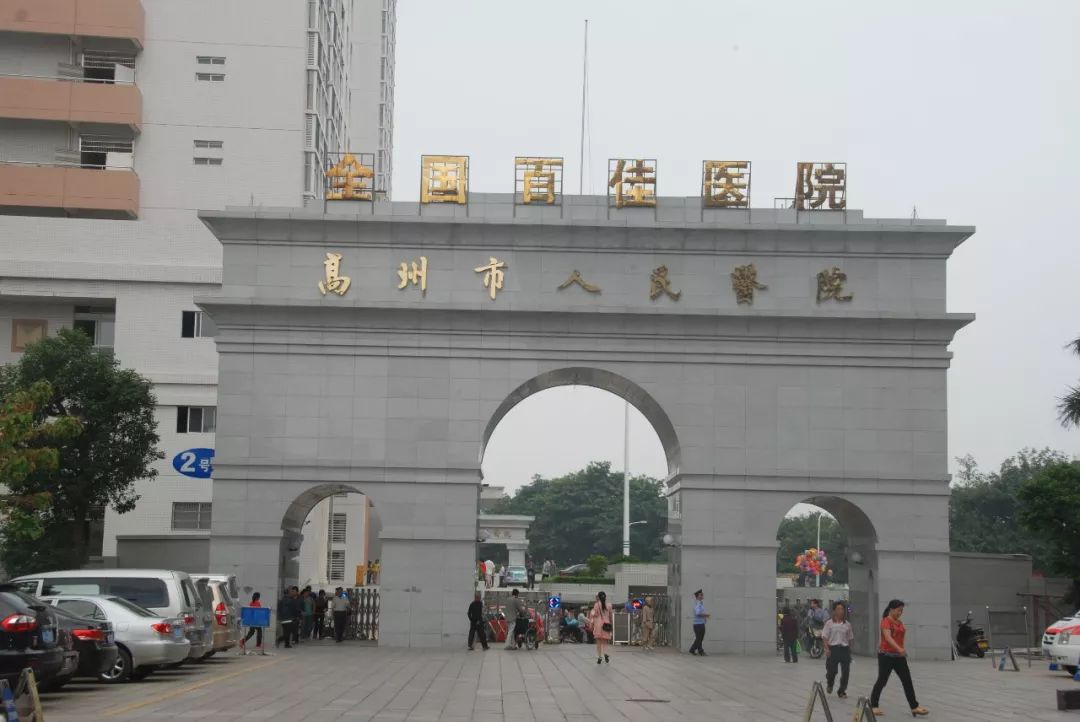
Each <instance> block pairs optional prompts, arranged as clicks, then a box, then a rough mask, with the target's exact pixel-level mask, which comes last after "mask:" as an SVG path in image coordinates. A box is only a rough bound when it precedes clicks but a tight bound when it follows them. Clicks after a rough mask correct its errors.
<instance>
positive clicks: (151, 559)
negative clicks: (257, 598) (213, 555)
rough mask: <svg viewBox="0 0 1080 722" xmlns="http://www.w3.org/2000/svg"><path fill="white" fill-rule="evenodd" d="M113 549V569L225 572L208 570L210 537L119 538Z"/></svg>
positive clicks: (222, 571) (191, 572) (192, 572)
mask: <svg viewBox="0 0 1080 722" xmlns="http://www.w3.org/2000/svg"><path fill="white" fill-rule="evenodd" d="M116 549H117V557H116V561H117V564H116V566H117V567H121V568H129V569H173V570H176V571H180V572H188V573H189V574H196V573H206V572H210V571H213V572H219V571H220V573H227V570H218V569H213V570H211V569H210V567H209V559H210V538H209V537H208V536H207V535H205V534H204V535H202V536H192V537H190V538H176V537H168V536H121V537H120V538H119V539H118V540H117V544H116ZM110 566H111V565H110Z"/></svg>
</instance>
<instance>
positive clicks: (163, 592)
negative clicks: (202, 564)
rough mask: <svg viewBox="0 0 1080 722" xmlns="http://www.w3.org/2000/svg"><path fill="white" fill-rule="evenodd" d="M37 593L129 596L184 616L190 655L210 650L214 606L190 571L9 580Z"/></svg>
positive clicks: (82, 572)
mask: <svg viewBox="0 0 1080 722" xmlns="http://www.w3.org/2000/svg"><path fill="white" fill-rule="evenodd" d="M8 583H9V584H13V585H15V587H16V588H17V589H19V591H22V592H26V593H27V594H33V595H34V596H35V597H54V596H63V595H65V594H95V595H104V596H112V597H120V598H122V599H126V600H128V601H129V602H132V603H133V604H138V605H139V606H140V607H145V608H146V609H149V610H150V611H152V612H154V613H156V614H159V615H161V616H162V617H177V618H180V619H183V620H184V636H186V637H187V638H188V639H189V640H190V641H191V651H190V652H189V654H188V659H201V658H202V656H203V655H204V654H205V653H206V652H208V651H209V650H210V644H211V642H210V639H209V633H210V629H209V625H208V622H207V619H210V620H212V619H213V618H212V616H211V613H212V611H213V610H209V609H203V603H202V601H201V599H200V598H199V593H198V592H197V591H196V590H195V585H194V584H193V583H192V581H191V577H190V576H188V574H187V572H174V571H171V570H167V569H70V570H66V571H59V572H42V573H39V574H25V575H23V576H21V577H16V578H15V579H12V580H10V581H9V582H8Z"/></svg>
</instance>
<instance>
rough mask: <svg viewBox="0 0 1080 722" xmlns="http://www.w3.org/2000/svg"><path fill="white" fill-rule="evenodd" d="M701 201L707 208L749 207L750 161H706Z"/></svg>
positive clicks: (703, 168) (703, 167)
mask: <svg viewBox="0 0 1080 722" xmlns="http://www.w3.org/2000/svg"><path fill="white" fill-rule="evenodd" d="M701 202H702V204H704V205H705V206H706V207H707V208H749V207H750V161H748V160H707V161H704V162H703V166H702V179H701Z"/></svg>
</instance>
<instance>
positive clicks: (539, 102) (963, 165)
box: [394, 0, 1080, 487]
mask: <svg viewBox="0 0 1080 722" xmlns="http://www.w3.org/2000/svg"><path fill="white" fill-rule="evenodd" d="M584 18H588V19H589V66H590V72H589V79H590V86H591V91H590V106H591V110H590V121H591V122H590V132H589V134H588V135H589V152H588V153H587V161H586V175H587V179H586V181H585V191H586V192H590V191H591V192H594V193H602V192H603V189H604V182H605V177H604V176H605V169H606V161H607V158H609V157H620V156H621V157H654V158H657V159H658V179H659V180H658V191H659V193H660V194H661V195H688V196H697V195H698V194H699V185H698V184H699V183H700V178H699V176H700V172H701V160H702V159H703V158H722V159H733V158H738V159H742V158H746V159H750V160H752V161H753V188H752V195H753V205H755V206H762V207H772V199H773V197H775V196H790V195H792V190H793V186H794V168H795V163H796V162H797V161H799V160H836V161H846V162H847V163H848V175H849V198H850V201H849V203H850V207H851V208H858V209H863V210H864V211H865V212H866V214H867V215H868V216H876V217H910V215H911V213H912V208H913V207H916V208H917V209H918V215H919V216H920V217H924V218H946V219H948V220H949V221H950V222H951V223H955V224H972V225H975V226H976V227H977V229H978V231H977V233H976V234H975V236H974V237H972V238H971V239H969V240H968V241H967V242H965V243H964V245H963V246H961V247H960V249H959V250H957V252H956V253H955V254H954V255H953V257H952V260H951V261H950V263H949V310H950V311H956V312H974V313H976V314H977V315H978V319H977V320H976V322H975V323H974V324H972V325H971V326H968V327H967V328H965V329H963V330H961V331H960V332H959V334H958V336H957V339H956V341H955V342H954V343H953V345H952V351H953V353H954V354H955V358H954V361H953V366H952V370H951V371H950V372H949V410H950V420H949V433H950V439H949V452H950V455H952V456H958V455H963V454H967V453H971V454H973V455H974V456H975V457H976V459H978V461H979V462H980V464H981V465H982V466H983V467H984V468H994V467H996V466H997V465H998V464H999V463H1000V462H1001V461H1002V460H1003V459H1004V458H1005V457H1007V456H1009V455H1010V454H1013V453H1014V452H1016V451H1017V450H1018V449H1020V448H1021V447H1024V446H1038V447H1042V446H1051V447H1054V448H1058V449H1061V450H1064V451H1066V452H1068V453H1069V454H1078V453H1080V431H1077V430H1070V431H1066V430H1064V429H1062V428H1061V427H1060V425H1059V424H1058V423H1057V421H1056V413H1055V409H1054V405H1055V402H1056V399H1057V397H1058V396H1059V395H1060V394H1061V393H1062V392H1063V391H1064V390H1065V388H1066V386H1067V385H1069V384H1076V383H1078V382H1080V359H1078V358H1076V357H1074V356H1070V355H1069V354H1068V352H1067V351H1066V350H1065V349H1064V345H1065V344H1066V342H1068V341H1069V340H1070V339H1072V338H1075V337H1077V336H1080V237H1078V233H1077V230H1076V225H1077V221H1078V218H1077V216H1076V213H1075V210H1074V209H1076V208H1077V207H1078V197H1080V180H1078V178H1080V175H1078V174H1080V170H1078V169H1080V141H1078V140H1077V133H1078V130H1080V92H1078V87H1080V86H1078V85H1077V81H1078V71H1077V68H1078V61H1080V51H1078V49H1077V47H1078V41H1080V2H1077V1H1076V0H1060V1H1059V2H1039V1H1036V0H1025V1H1024V2H1001V1H995V0H968V1H966V2H965V1H961V0H951V1H950V2H947V3H943V2H940V1H935V2H914V1H911V0H909V1H908V2H904V3H881V2H865V0H862V1H856V0H851V1H849V2H815V3H807V2H802V1H797V0H792V1H790V2H763V1H762V0H738V1H733V0H723V1H720V0H709V1H708V2H704V1H703V2H694V3H691V2H674V1H670V2H656V1H655V0H654V1H653V2H643V1H639V0H625V1H621V2H613V1H612V2H600V1H591V2H590V1H583V0H575V1H574V2H569V1H564V2H554V3H523V2H506V0H499V1H494V0H485V1H482V2H481V1H477V0H469V1H468V2H455V3H446V2H436V1H435V0H401V2H399V3H398V29H397V39H398V45H397V77H396V80H397V90H396V97H395V118H394V122H395V131H394V145H395V148H394V162H395V168H394V195H395V198H397V199H398V200H415V199H416V198H417V197H418V195H419V193H418V186H419V175H420V174H419V164H420V155H421V154H423V153H460V154H468V155H469V156H471V174H470V175H471V178H470V185H471V189H472V190H473V191H481V192H509V191H511V190H512V188H511V187H510V180H511V178H512V176H511V172H512V164H513V157H514V155H516V154H517V155H521V154H537V155H539V154H550V155H561V156H564V157H565V158H566V159H567V171H566V190H567V191H568V192H575V191H576V190H577V177H578V168H579V165H578V138H579V128H580V102H581V41H582V21H583V19H584ZM568 404H573V406H572V407H571V406H568ZM571 408H572V409H573V411H569V409H571ZM586 411H587V412H586ZM635 414H636V411H635ZM622 418H623V416H622V402H621V401H620V400H618V399H617V398H615V397H613V396H610V395H607V394H605V392H599V391H595V390H591V389H555V390H551V391H548V392H544V393H542V394H538V395H536V396H534V397H532V398H530V399H528V400H526V401H525V402H524V403H522V404H520V405H519V406H518V407H517V408H515V409H514V410H513V411H512V412H511V413H510V414H508V415H507V416H506V418H505V420H504V421H503V423H502V424H501V425H500V427H499V428H498V430H497V431H496V433H495V437H494V438H493V439H492V442H491V444H490V445H489V447H488V454H487V459H485V463H484V471H485V475H486V477H487V481H489V482H490V483H502V484H505V485H507V486H510V487H516V486H517V485H520V484H521V483H522V482H524V481H527V480H528V479H529V478H530V477H531V476H532V475H533V474H534V473H542V474H545V475H552V474H558V473H563V472H565V471H569V470H572V469H574V468H578V467H580V466H581V465H583V464H584V463H585V462H586V461H588V460H589V459H593V458H608V459H613V460H615V464H614V465H615V467H616V468H621V467H622V460H621V459H622ZM538 427H539V428H545V429H556V430H557V432H558V433H549V432H545V433H544V434H542V435H540V434H536V433H535V429H536V428H538ZM633 434H634V455H633V459H632V461H631V471H632V472H638V471H641V472H644V473H652V474H657V475H663V473H664V471H665V464H664V460H663V455H662V452H661V450H660V445H659V442H658V441H657V440H656V438H655V435H654V434H653V433H652V431H651V429H650V428H648V425H647V423H646V422H645V420H644V418H643V417H641V416H640V415H637V422H636V423H635V424H634V431H633Z"/></svg>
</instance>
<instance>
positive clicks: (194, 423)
mask: <svg viewBox="0 0 1080 722" xmlns="http://www.w3.org/2000/svg"><path fill="white" fill-rule="evenodd" d="M216 428H217V407H216V406H177V407H176V433H178V434H212V433H214V430H215V429H216Z"/></svg>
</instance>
